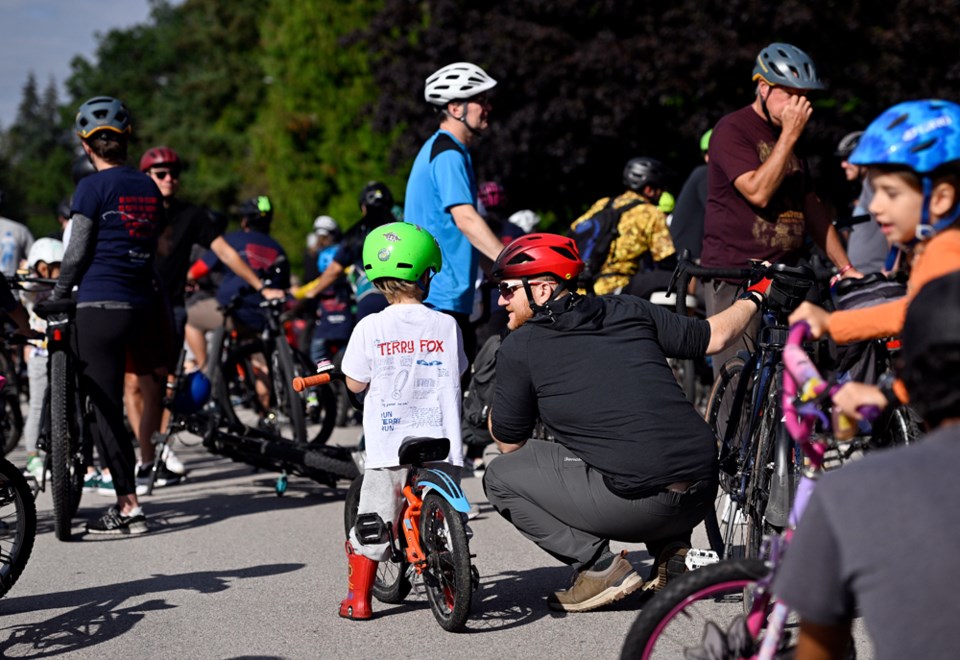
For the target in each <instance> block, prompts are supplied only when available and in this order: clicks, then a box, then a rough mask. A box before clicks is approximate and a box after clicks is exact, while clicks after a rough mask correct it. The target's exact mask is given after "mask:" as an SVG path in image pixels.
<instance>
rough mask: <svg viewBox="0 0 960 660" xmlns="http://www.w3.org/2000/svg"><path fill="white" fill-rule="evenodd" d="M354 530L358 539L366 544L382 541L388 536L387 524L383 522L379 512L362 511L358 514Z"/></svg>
mask: <svg viewBox="0 0 960 660" xmlns="http://www.w3.org/2000/svg"><path fill="white" fill-rule="evenodd" d="M354 530H355V531H356V533H357V539H359V541H360V543H362V544H364V545H370V544H371V543H380V542H381V541H383V540H384V539H386V538H387V534H386V531H387V526H386V525H384V524H383V518H381V517H380V514H378V513H361V514H360V515H359V516H357V523H356V525H355V526H354Z"/></svg>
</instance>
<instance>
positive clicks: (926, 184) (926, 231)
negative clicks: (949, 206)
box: [910, 176, 960, 245]
mask: <svg viewBox="0 0 960 660" xmlns="http://www.w3.org/2000/svg"><path fill="white" fill-rule="evenodd" d="M931 197H933V179H931V178H930V177H929V176H925V177H923V208H922V209H921V211H920V224H919V225H917V229H916V232H915V233H916V239H915V240H913V241H911V242H910V244H911V245H913V244H914V243H916V242H917V241H928V240H930V239H931V238H933V237H934V236H936V235H937V233H938V232H941V231H943V230H944V229H946V228H947V227H949V226H950V225H952V224H953V223H954V222H956V221H957V218H958V217H960V203H957V204H955V205H954V207H953V211H951V212H950V213H948V214H947V215H946V216H944V217H943V218H941V219H940V220H937V222H935V223H932V222H930V198H931Z"/></svg>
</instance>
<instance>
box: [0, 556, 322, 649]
mask: <svg viewBox="0 0 960 660" xmlns="http://www.w3.org/2000/svg"><path fill="white" fill-rule="evenodd" d="M304 566H305V565H304V564H273V565H264V566H251V567H249V568H240V569H234V570H225V571H200V572H194V573H182V574H179V575H154V576H151V577H149V578H144V579H141V580H133V581H130V582H121V583H119V584H108V585H103V586H100V587H91V588H88V589H79V590H75V591H61V592H58V593H53V594H43V595H38V596H26V597H23V598H7V599H5V600H4V610H5V612H6V613H8V614H15V613H22V612H32V611H36V612H40V611H43V610H59V609H64V608H69V609H68V611H66V612H64V613H61V614H57V615H55V616H53V617H52V618H50V619H47V620H46V621H40V622H39V623H31V624H28V625H19V626H12V627H10V628H7V629H5V631H6V632H8V633H9V639H7V641H5V642H2V643H0V657H11V656H17V657H25V658H43V657H48V656H53V655H61V654H67V653H71V652H75V651H79V650H80V649H84V648H88V647H91V646H95V645H97V644H101V643H103V642H106V641H108V640H111V639H114V638H116V637H119V636H120V635H123V634H125V633H127V632H129V631H130V630H132V629H133V627H134V626H135V625H136V624H137V623H139V622H140V621H141V620H142V619H143V618H144V616H145V615H146V613H147V612H150V611H156V610H165V609H171V608H174V607H176V605H171V604H169V603H167V602H166V601H165V600H163V599H162V598H155V599H152V600H147V601H145V602H142V603H137V604H132V605H129V606H125V603H126V601H127V600H128V599H130V598H138V599H139V598H141V597H144V596H148V595H150V594H160V593H163V592H166V591H177V590H181V589H189V590H194V591H197V592H199V593H216V592H218V591H224V590H226V589H229V588H230V586H231V582H232V581H233V580H243V579H249V578H261V577H268V576H271V575H279V574H282V573H289V572H291V571H297V570H300V569H302V568H304Z"/></svg>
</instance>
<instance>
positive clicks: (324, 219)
mask: <svg viewBox="0 0 960 660" xmlns="http://www.w3.org/2000/svg"><path fill="white" fill-rule="evenodd" d="M313 232H314V233H315V234H320V235H321V236H330V235H331V234H332V235H336V234H339V233H340V227H339V225H337V221H336V220H334V219H333V218H331V217H330V216H329V215H318V216H317V219H316V220H314V221H313Z"/></svg>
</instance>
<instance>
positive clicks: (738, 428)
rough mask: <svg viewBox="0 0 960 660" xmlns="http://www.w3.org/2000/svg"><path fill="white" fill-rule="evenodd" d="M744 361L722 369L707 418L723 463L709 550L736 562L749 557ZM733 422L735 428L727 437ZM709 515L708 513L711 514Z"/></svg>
mask: <svg viewBox="0 0 960 660" xmlns="http://www.w3.org/2000/svg"><path fill="white" fill-rule="evenodd" d="M743 369H744V362H743V360H742V359H741V358H739V357H733V358H731V359H729V360H728V361H727V362H726V363H724V365H723V366H722V367H721V368H720V373H719V375H718V376H717V379H716V381H715V382H714V384H713V389H712V391H711V392H710V397H709V401H708V403H707V412H706V415H705V418H706V420H707V423H708V424H709V425H710V428H711V429H713V432H714V435H715V436H716V437H717V452H718V456H719V461H720V474H719V476H720V488H719V489H718V490H717V499H716V502H715V505H714V516H715V517H714V519H713V520H708V521H706V522H707V524H706V527H707V536H708V538H709V540H710V547H711V548H712V549H713V550H714V551H715V552H716V553H717V554H719V555H720V558H721V559H737V558H740V557H744V556H745V555H746V536H747V530H746V519H745V518H744V513H743V501H744V488H743V481H742V474H743V457H742V456H741V448H742V446H743V444H744V443H745V442H746V440H747V433H748V430H749V427H750V412H749V411H750V394H751V389H750V388H749V387H747V388H746V389H744V391H743V394H742V396H741V399H740V401H739V402H737V396H736V395H737V388H738V385H739V383H740V378H741V376H742V374H743ZM748 385H749V384H748ZM731 423H733V424H734V425H735V428H734V429H733V430H732V431H731V432H730V434H729V437H725V434H726V433H727V429H728V428H729V426H730V424H731ZM708 516H709V514H708Z"/></svg>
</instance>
